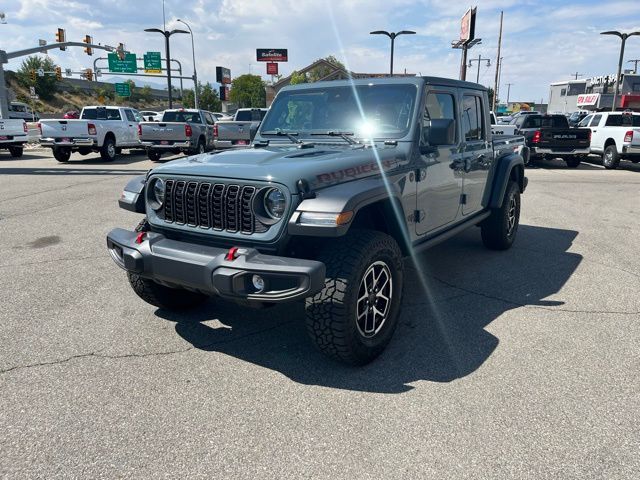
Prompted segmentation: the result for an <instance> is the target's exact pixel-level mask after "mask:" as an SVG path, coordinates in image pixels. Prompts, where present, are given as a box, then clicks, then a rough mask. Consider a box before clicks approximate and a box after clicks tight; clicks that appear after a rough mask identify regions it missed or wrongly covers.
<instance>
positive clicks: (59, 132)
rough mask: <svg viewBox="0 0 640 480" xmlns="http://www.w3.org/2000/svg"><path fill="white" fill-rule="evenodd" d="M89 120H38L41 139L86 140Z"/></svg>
mask: <svg viewBox="0 0 640 480" xmlns="http://www.w3.org/2000/svg"><path fill="white" fill-rule="evenodd" d="M89 122H90V121H89V120H40V125H41V127H42V137H43V138H49V137H53V138H77V137H82V138H86V137H88V136H89V128H88V124H89Z"/></svg>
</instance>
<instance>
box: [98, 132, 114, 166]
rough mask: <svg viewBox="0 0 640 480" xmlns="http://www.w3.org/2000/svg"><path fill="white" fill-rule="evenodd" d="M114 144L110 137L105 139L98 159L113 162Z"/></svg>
mask: <svg viewBox="0 0 640 480" xmlns="http://www.w3.org/2000/svg"><path fill="white" fill-rule="evenodd" d="M116 155H117V153H116V142H115V140H114V139H113V138H111V137H106V138H105V139H104V143H103V144H102V148H101V149H100V157H102V160H104V161H105V162H113V161H114V160H115V159H116Z"/></svg>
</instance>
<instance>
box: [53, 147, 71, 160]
mask: <svg viewBox="0 0 640 480" xmlns="http://www.w3.org/2000/svg"><path fill="white" fill-rule="evenodd" d="M53 156H54V158H55V159H56V160H57V161H59V162H61V163H67V162H68V161H69V159H70V158H71V149H70V148H69V147H54V148H53Z"/></svg>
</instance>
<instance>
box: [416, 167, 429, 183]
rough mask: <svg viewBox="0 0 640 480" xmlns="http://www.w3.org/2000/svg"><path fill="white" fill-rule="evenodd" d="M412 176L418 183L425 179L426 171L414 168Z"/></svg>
mask: <svg viewBox="0 0 640 480" xmlns="http://www.w3.org/2000/svg"><path fill="white" fill-rule="evenodd" d="M414 175H415V178H416V183H418V182H421V181H422V180H424V179H425V178H426V176H427V171H426V170H424V169H422V168H416V170H415V171H414Z"/></svg>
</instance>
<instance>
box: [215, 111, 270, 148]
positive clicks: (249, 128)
mask: <svg viewBox="0 0 640 480" xmlns="http://www.w3.org/2000/svg"><path fill="white" fill-rule="evenodd" d="M266 113H267V109H266V108H241V109H239V110H238V111H236V113H235V115H234V116H233V120H221V121H219V122H217V123H216V126H215V128H214V130H213V136H214V142H213V143H214V145H215V148H216V149H217V150H222V149H225V148H247V147H248V146H249V145H251V142H252V140H253V137H254V136H255V134H256V131H257V130H258V127H259V126H260V122H262V119H263V118H264V116H265V114H266Z"/></svg>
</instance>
